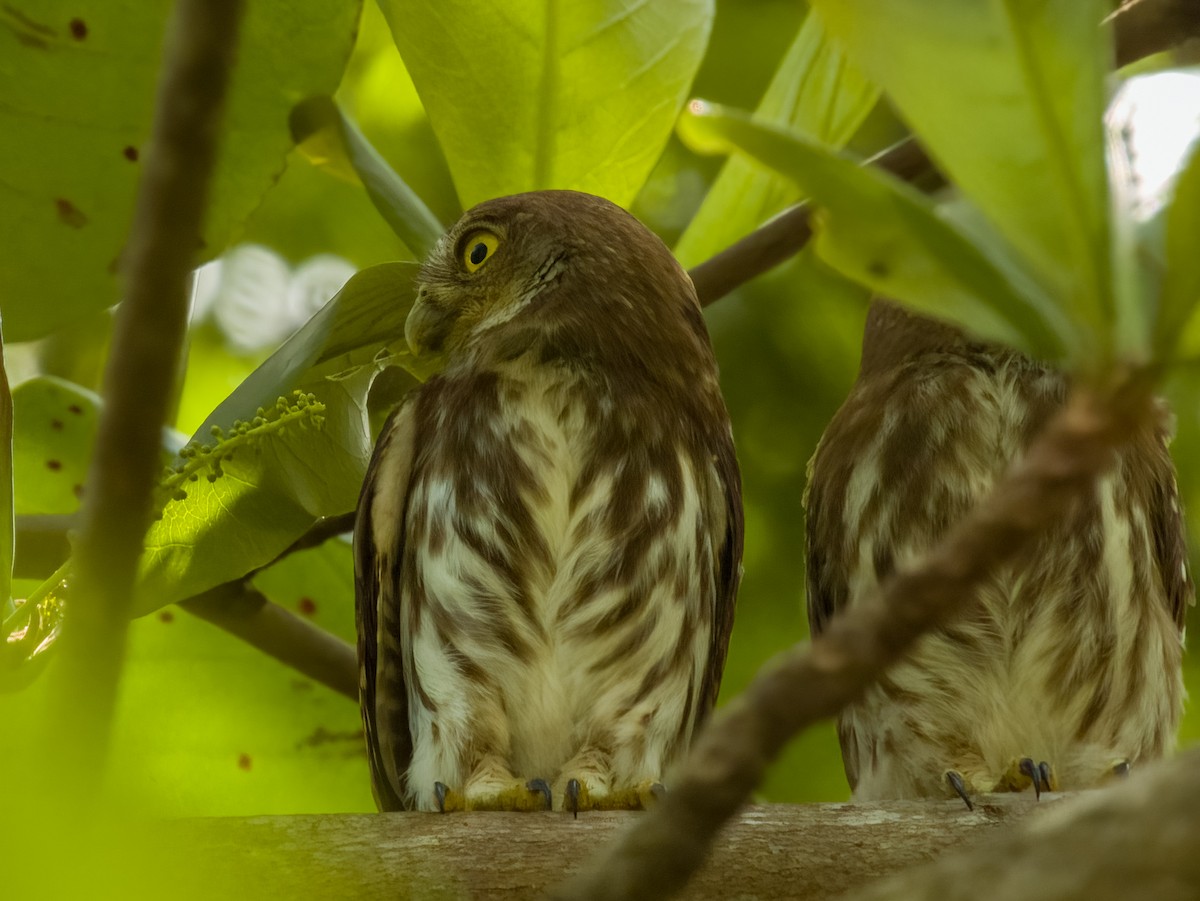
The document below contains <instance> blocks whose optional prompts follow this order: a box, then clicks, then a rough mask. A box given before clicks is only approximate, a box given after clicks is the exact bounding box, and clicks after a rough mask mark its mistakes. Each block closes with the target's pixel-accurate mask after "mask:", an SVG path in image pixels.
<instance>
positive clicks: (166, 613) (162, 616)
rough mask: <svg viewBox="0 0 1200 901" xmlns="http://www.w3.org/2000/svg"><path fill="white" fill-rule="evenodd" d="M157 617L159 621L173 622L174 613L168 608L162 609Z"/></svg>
mask: <svg viewBox="0 0 1200 901" xmlns="http://www.w3.org/2000/svg"><path fill="white" fill-rule="evenodd" d="M158 619H159V622H163V623H173V622H175V614H174V613H172V612H171V611H170V610H163V611H162V612H161V613H159V614H158Z"/></svg>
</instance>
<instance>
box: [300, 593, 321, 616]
mask: <svg viewBox="0 0 1200 901" xmlns="http://www.w3.org/2000/svg"><path fill="white" fill-rule="evenodd" d="M296 609H297V610H299V611H300V612H301V613H303V614H304V615H305V616H312V615H313V614H314V613H316V612H317V602H316V601H314V600H313V599H312V598H309V597H304V598H300V600H299V602H298V603H297V604H296Z"/></svg>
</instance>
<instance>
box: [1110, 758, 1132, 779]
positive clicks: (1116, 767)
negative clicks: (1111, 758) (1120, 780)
mask: <svg viewBox="0 0 1200 901" xmlns="http://www.w3.org/2000/svg"><path fill="white" fill-rule="evenodd" d="M1113 775H1114V776H1119V777H1124V776H1128V775H1129V761H1128V760H1121V761H1118V762H1117V763H1114V764H1113Z"/></svg>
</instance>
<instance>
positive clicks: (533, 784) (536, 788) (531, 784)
mask: <svg viewBox="0 0 1200 901" xmlns="http://www.w3.org/2000/svg"><path fill="white" fill-rule="evenodd" d="M525 787H526V788H527V789H529V790H530V791H531V792H541V794H542V796H543V797H544V798H545V799H546V810H553V809H554V804H553V798H552V797H551V794H550V783H548V782H547V781H546V780H545V779H530V780H529V781H528V782H526V783H525Z"/></svg>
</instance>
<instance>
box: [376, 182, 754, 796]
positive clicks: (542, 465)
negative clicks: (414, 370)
mask: <svg viewBox="0 0 1200 901" xmlns="http://www.w3.org/2000/svg"><path fill="white" fill-rule="evenodd" d="M417 286H418V292H417V299H416V303H415V305H414V307H413V310H412V313H411V314H410V315H409V317H408V321H407V324H406V327H405V335H406V337H407V339H408V342H409V344H410V345H411V347H412V348H413V350H414V352H417V351H422V350H426V351H435V352H442V353H444V354H445V359H446V366H445V369H444V371H443V372H442V373H441V374H440V375H437V376H434V377H433V378H431V379H430V380H429V381H428V382H426V383H425V384H424V385H423V386H422V387H420V388H419V389H417V390H415V391H414V392H412V393H411V394H410V395H409V396H408V397H407V398H406V399H405V401H404V402H403V404H402V405H401V406H400V408H399V409H398V410H397V411H396V412H395V413H393V414H392V416H391V418H390V419H389V420H388V422H387V424H386V425H385V426H384V429H383V432H382V434H381V435H380V438H379V441H378V443H377V445H376V447H375V453H374V456H373V458H372V460H371V464H370V468H369V471H368V473H367V478H366V482H365V484H364V485H363V490H362V495H361V498H360V500H359V507H358V520H357V524H356V527H355V572H356V595H357V614H358V640H359V660H360V664H361V692H360V693H361V701H362V714H363V722H364V724H365V727H366V738H367V745H368V751H369V757H370V764H371V775H372V781H373V786H374V790H375V795H376V800H377V801H378V803H379V805H380V807H381V808H384V809H387V810H394V809H403V808H417V809H421V810H438V809H441V810H453V809H509V810H518V809H542V808H548V807H551V806H553V807H555V808H557V809H566V810H574V811H578V810H581V809H589V808H604V807H636V806H640V805H641V804H642V803H643V802H644V801H645V800H647V798H648V797H649V796H650V795H651V794H652V793H653V792H655V791H657V790H658V788H659V785H660V780H661V779H662V778H663V774H664V771H665V770H666V768H667V767H668V766H670V764H671V763H672V761H674V760H675V759H676V758H677V757H679V756H680V754H681V752H682V751H684V749H686V747H687V746H688V743H689V741H690V739H691V737H692V734H693V732H694V731H695V729H696V727H697V725H698V724H699V723H700V721H701V720H702V719H703V718H704V717H705V715H706V714H707V713H708V711H709V710H710V708H711V707H712V706H713V703H714V701H715V700H716V696H717V688H718V685H719V683H720V680H721V671H722V669H723V667H724V663H725V651H726V647H727V644H728V640H729V632H730V629H731V627H732V624H733V609H734V597H735V594H736V592H737V585H738V580H739V574H740V560H741V555H742V507H741V482H740V477H739V473H738V466H737V461H736V459H735V457H734V448H733V440H732V436H731V433H730V426H729V416H728V414H727V413H726V410H725V404H724V401H723V400H722V397H721V393H720V390H719V387H718V384H717V366H716V362H715V360H714V357H713V352H712V347H711V345H710V344H709V340H708V333H707V330H706V328H705V325H704V320H703V318H702V317H701V314H700V306H699V303H698V301H697V299H696V293H695V290H694V289H693V287H692V283H691V280H690V279H689V278H688V276H687V274H686V273H685V272H684V271H683V270H682V269H681V268H680V267H679V264H678V263H676V261H675V259H674V258H673V257H672V256H671V254H670V252H669V251H668V250H667V248H666V247H665V246H664V245H663V243H662V242H661V241H660V240H659V239H658V238H657V237H656V236H655V235H654V234H653V233H651V232H650V231H649V230H648V229H646V228H645V227H644V226H642V225H641V224H640V223H639V222H638V221H637V220H636V219H634V218H633V217H632V216H630V215H629V214H628V213H626V212H624V211H623V210H621V209H620V208H619V207H617V206H615V205H613V204H611V203H609V202H608V201H606V200H602V199H600V198H599V197H593V196H591V195H588V194H579V193H575V192H571V191H544V192H536V193H529V194H519V195H516V196H513V197H504V198H500V199H498V200H492V201H489V202H487V203H483V204H480V205H479V206H477V207H475V208H474V209H472V210H470V211H468V212H467V213H466V214H465V215H464V216H463V217H462V219H461V220H459V222H458V223H457V224H456V225H454V226H453V227H452V228H451V229H450V231H449V232H448V233H447V234H446V235H445V237H443V238H442V240H441V241H440V242H439V243H438V245H437V247H436V249H435V250H434V251H433V252H432V253H431V255H430V257H429V259H428V260H426V261H425V263H424V265H423V266H422V267H421V271H420V274H419V276H418V278H417Z"/></svg>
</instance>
